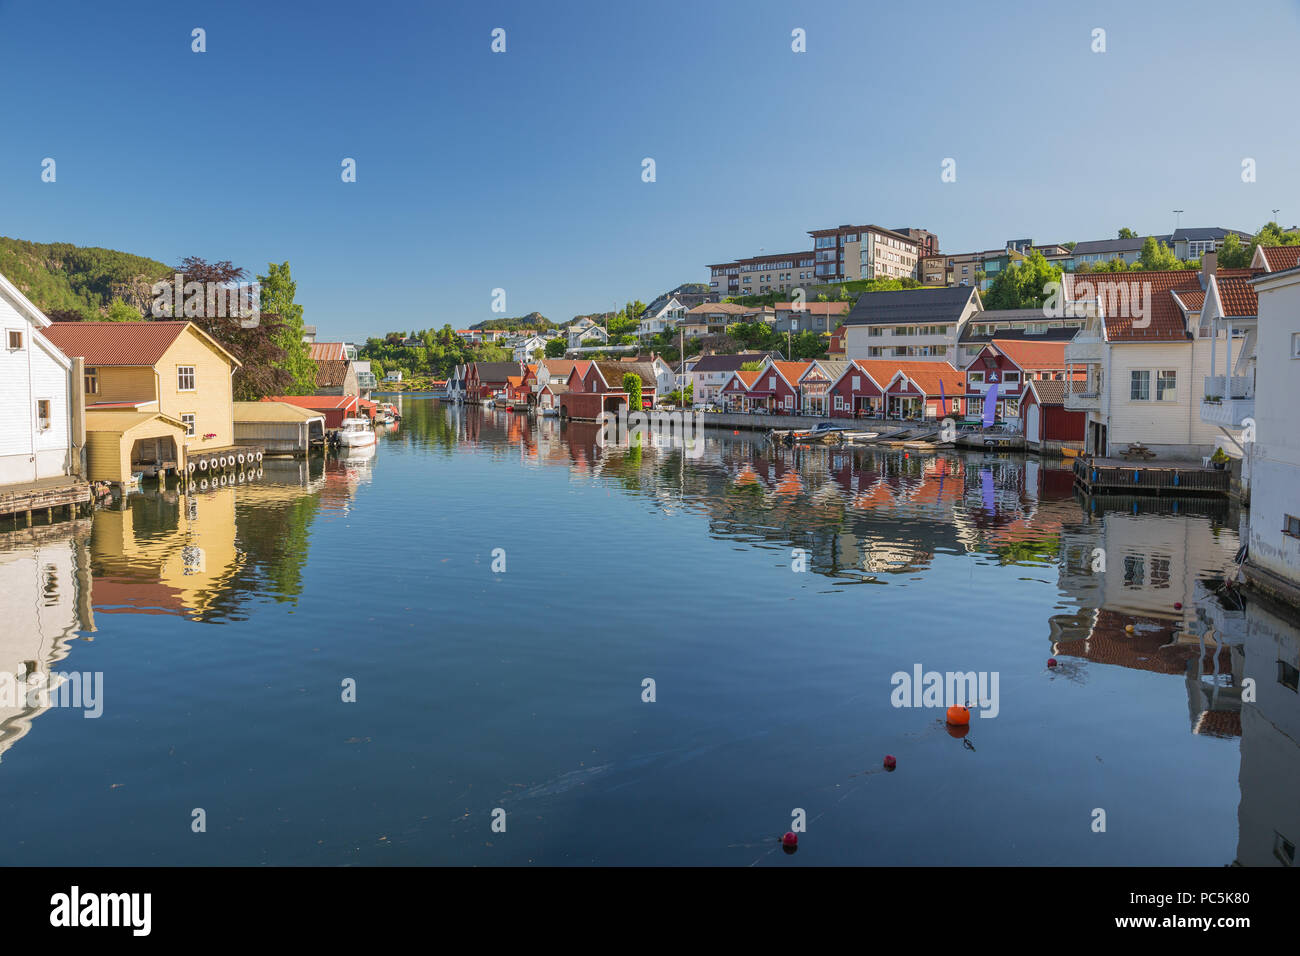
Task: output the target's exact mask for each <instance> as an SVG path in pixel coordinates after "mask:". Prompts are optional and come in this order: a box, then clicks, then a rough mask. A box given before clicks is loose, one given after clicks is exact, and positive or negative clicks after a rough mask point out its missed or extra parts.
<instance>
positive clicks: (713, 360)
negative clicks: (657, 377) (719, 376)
mask: <svg viewBox="0 0 1300 956" xmlns="http://www.w3.org/2000/svg"><path fill="white" fill-rule="evenodd" d="M780 354H781V353H779V352H735V353H733V354H731V355H701V356H700V357H699V360H698V361H696V363H695V366H694V367H693V368H692V369H691V371H693V372H734V371H735V370H736V369H738V368H740V367H741V366H742V365H747V364H749V363H750V362H761V361H763V359H765V358H769V357H771V358H778V357H780ZM687 361H688V362H689V361H690V359H687Z"/></svg>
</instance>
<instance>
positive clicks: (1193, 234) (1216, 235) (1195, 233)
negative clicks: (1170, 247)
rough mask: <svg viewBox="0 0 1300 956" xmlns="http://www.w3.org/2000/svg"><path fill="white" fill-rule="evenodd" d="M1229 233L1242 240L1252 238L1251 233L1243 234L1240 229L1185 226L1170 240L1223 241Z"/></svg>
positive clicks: (1177, 230) (1175, 232)
mask: <svg viewBox="0 0 1300 956" xmlns="http://www.w3.org/2000/svg"><path fill="white" fill-rule="evenodd" d="M1229 233H1236V234H1237V236H1238V237H1240V238H1242V239H1250V238H1252V237H1251V235H1250V233H1248V232H1242V231H1241V230H1240V229H1225V228H1223V226H1184V227H1182V228H1180V229H1175V230H1174V234H1173V235H1172V236H1170V237H1169V239H1170V241H1171V242H1183V241H1189V242H1198V241H1200V242H1204V241H1205V240H1207V239H1222V238H1224V237H1225V236H1227V235H1228V234H1229Z"/></svg>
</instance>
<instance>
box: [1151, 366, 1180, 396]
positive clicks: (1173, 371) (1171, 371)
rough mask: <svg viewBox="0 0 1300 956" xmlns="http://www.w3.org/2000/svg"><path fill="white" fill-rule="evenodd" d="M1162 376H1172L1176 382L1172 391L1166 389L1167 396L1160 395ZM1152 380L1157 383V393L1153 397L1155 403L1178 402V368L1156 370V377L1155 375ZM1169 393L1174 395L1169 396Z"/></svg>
mask: <svg viewBox="0 0 1300 956" xmlns="http://www.w3.org/2000/svg"><path fill="white" fill-rule="evenodd" d="M1162 375H1171V376H1173V381H1174V384H1173V387H1172V388H1170V389H1166V394H1165V395H1163V396H1162V395H1161V394H1160V377H1161V376H1162ZM1152 378H1153V380H1154V382H1155V392H1154V396H1153V397H1154V399H1155V401H1157V402H1175V403H1176V402H1177V401H1178V369H1176V368H1161V369H1155V375H1153V376H1152ZM1169 392H1172V393H1173V394H1172V395H1169V394H1168V393H1169Z"/></svg>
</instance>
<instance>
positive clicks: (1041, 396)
mask: <svg viewBox="0 0 1300 956" xmlns="http://www.w3.org/2000/svg"><path fill="white" fill-rule="evenodd" d="M1029 387H1030V388H1032V389H1033V390H1034V393H1035V394H1037V395H1038V403H1039V404H1040V405H1064V404H1065V382H1064V381H1059V380H1054V379H1034V380H1033V381H1031V382H1030V383H1029Z"/></svg>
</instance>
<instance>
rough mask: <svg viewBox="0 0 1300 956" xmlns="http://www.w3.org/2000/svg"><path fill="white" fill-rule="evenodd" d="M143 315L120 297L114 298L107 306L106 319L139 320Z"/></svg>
mask: <svg viewBox="0 0 1300 956" xmlns="http://www.w3.org/2000/svg"><path fill="white" fill-rule="evenodd" d="M142 318H143V316H142V315H141V314H140V313H139V312H138V311H137V310H136V309H133V308H131V306H129V305H127V304H126V303H125V302H123V301H122V300H121V299H114V300H113V301H112V302H111V303H110V304H109V306H108V321H110V322H139V321H140V320H141V319H142Z"/></svg>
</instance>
